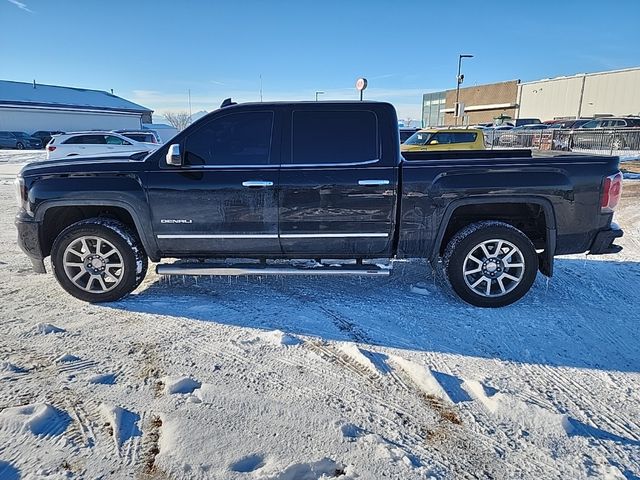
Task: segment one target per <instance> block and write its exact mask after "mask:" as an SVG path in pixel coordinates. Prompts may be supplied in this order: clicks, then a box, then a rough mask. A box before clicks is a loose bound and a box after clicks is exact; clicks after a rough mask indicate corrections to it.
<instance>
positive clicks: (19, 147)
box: [16, 142, 24, 150]
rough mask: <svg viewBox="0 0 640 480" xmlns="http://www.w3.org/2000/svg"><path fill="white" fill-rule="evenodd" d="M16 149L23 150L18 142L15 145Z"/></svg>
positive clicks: (22, 146)
mask: <svg viewBox="0 0 640 480" xmlns="http://www.w3.org/2000/svg"><path fill="white" fill-rule="evenodd" d="M16 148H17V149H18V150H24V145H23V144H22V143H20V142H18V143H16Z"/></svg>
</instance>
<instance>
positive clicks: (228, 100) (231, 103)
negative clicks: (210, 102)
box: [220, 98, 237, 108]
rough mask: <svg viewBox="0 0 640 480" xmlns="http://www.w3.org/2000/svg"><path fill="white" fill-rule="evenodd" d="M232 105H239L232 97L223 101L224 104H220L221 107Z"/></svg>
mask: <svg viewBox="0 0 640 480" xmlns="http://www.w3.org/2000/svg"><path fill="white" fill-rule="evenodd" d="M231 105H237V103H236V102H232V101H231V98H225V99H224V100H223V101H222V104H220V108H224V107H230V106H231Z"/></svg>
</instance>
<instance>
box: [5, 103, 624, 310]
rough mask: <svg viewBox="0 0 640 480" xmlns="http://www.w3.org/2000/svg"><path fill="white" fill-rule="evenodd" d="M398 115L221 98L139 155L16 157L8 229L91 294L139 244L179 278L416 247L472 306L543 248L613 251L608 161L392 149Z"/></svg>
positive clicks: (111, 296)
mask: <svg viewBox="0 0 640 480" xmlns="http://www.w3.org/2000/svg"><path fill="white" fill-rule="evenodd" d="M397 125H398V124H397V118H396V112H395V110H394V108H393V106H391V105H390V104H387V103H378V102H309V103H306V102H297V103H291V102H289V103H246V104H240V105H236V104H233V103H231V104H229V102H226V104H223V107H222V108H220V109H219V110H217V111H215V112H212V113H210V114H209V115H207V116H206V117H203V118H202V119H200V120H198V121H197V122H195V123H194V124H192V125H191V126H189V127H188V128H187V129H185V130H184V131H183V132H181V133H180V134H179V135H177V136H176V137H175V138H174V139H173V140H172V141H171V142H169V144H167V145H164V146H163V147H161V148H160V149H158V150H157V151H155V152H153V153H151V154H150V155H148V156H146V157H143V158H139V157H136V156H135V155H134V156H133V157H132V158H125V159H123V158H100V159H97V158H92V159H82V158H78V157H75V158H73V159H69V160H57V161H47V162H39V163H32V164H30V165H27V166H25V167H24V168H23V169H22V172H21V173H20V174H19V176H18V177H17V179H16V185H17V189H18V199H19V202H20V211H19V213H18V215H17V218H16V225H17V227H18V233H19V243H20V245H21V247H22V249H23V250H24V252H25V253H26V254H27V255H28V256H29V257H30V258H31V260H32V262H33V266H34V269H35V270H36V271H37V272H40V273H43V272H44V263H43V259H44V258H46V257H47V256H49V255H50V256H51V264H52V267H53V271H54V273H55V276H56V278H57V279H58V281H59V282H60V284H61V285H62V287H63V288H64V289H65V290H67V291H68V292H69V293H70V294H71V295H73V296H75V297H77V298H80V299H82V300H86V301H89V302H101V301H112V300H116V299H119V298H121V297H123V296H124V295H126V294H128V293H129V292H131V291H132V290H134V289H135V288H136V287H137V286H138V285H139V284H140V282H141V281H142V279H143V278H144V276H145V274H146V270H147V258H150V259H151V260H152V261H153V262H160V261H161V260H162V259H163V258H179V259H192V260H186V261H180V262H177V263H168V264H160V265H158V266H157V272H158V273H159V274H182V275H185V274H186V275H246V274H258V275H267V274H273V273H275V274H305V275H312V274H317V275H386V274H388V273H389V269H385V268H379V267H378V266H376V264H375V263H373V262H370V261H368V260H370V259H380V258H389V259H398V258H427V259H429V260H430V261H431V262H432V263H433V264H434V265H442V267H443V268H444V272H445V273H446V276H447V277H448V279H449V281H450V283H451V286H452V287H453V289H454V290H455V292H456V293H457V294H458V295H459V296H460V297H461V298H462V299H464V300H465V301H467V302H469V303H471V304H473V305H477V306H481V307H498V306H503V305H508V304H510V303H512V302H515V301H516V300H518V299H520V298H521V297H522V296H523V295H524V294H525V293H526V292H527V291H528V290H529V288H530V287H531V285H532V283H533V281H534V279H535V277H536V274H537V272H538V270H540V271H541V272H542V273H543V274H544V275H548V276H550V275H551V274H552V270H553V259H554V256H555V255H562V254H568V253H578V252H590V253H591V254H605V253H615V252H618V251H619V250H620V248H621V247H619V246H617V245H614V244H613V241H614V239H615V238H617V237H620V236H621V235H622V231H621V230H620V229H618V227H617V226H616V225H615V224H613V223H612V217H613V209H614V207H615V206H616V204H617V202H618V199H619V197H620V190H621V185H622V176H621V174H620V172H619V171H618V159H617V158H614V157H598V156H584V155H583V156H580V155H558V156H551V155H548V156H533V157H532V155H531V152H530V151H528V150H520V151H518V150H511V151H508V150H506V151H450V152H437V153H428V152H424V153H422V152H418V153H415V152H413V153H407V154H405V155H404V157H403V156H401V154H400V148H399V145H400V142H399V138H398V126H397ZM222 258H224V259H247V260H245V261H244V262H245V263H241V264H236V265H234V264H229V263H222V262H219V261H214V260H213V259H222ZM286 259H313V260H316V261H317V262H319V263H315V264H314V265H315V267H316V268H300V267H295V263H292V262H286V261H284V260H286ZM322 259H333V260H332V261H331V263H330V264H327V263H324V264H323V263H322ZM336 259H338V260H340V259H342V260H349V262H342V264H341V265H337V266H336V265H335V263H336ZM258 260H259V261H258ZM237 261H239V260H237ZM298 263H299V262H298ZM307 263H310V262H307ZM425 274H426V272H425Z"/></svg>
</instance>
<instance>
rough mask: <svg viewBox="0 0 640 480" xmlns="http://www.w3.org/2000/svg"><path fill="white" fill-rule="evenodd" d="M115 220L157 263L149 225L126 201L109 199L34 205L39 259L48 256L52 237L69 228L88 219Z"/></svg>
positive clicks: (154, 244)
mask: <svg viewBox="0 0 640 480" xmlns="http://www.w3.org/2000/svg"><path fill="white" fill-rule="evenodd" d="M99 216H105V217H111V218H116V219H117V220H119V221H121V222H122V223H124V224H125V225H128V226H129V227H130V228H131V229H133V230H134V232H135V233H136V234H137V235H138V238H139V239H140V242H141V243H142V246H143V247H144V249H145V252H146V254H147V255H148V256H149V257H150V258H151V259H152V260H153V261H158V260H159V255H158V247H157V245H156V243H155V241H154V240H153V236H152V235H151V236H149V235H147V233H146V232H148V231H149V228H150V226H149V225H146V224H145V222H144V220H143V219H142V218H141V216H140V215H139V214H138V212H137V211H136V209H135V208H134V207H133V206H132V205H131V204H130V203H128V202H125V201H120V200H111V201H109V202H107V203H105V202H104V201H103V200H102V201H101V200H91V199H83V200H53V201H47V202H45V203H43V204H41V205H39V206H38V209H37V210H36V212H35V219H36V221H38V222H40V223H41V225H42V228H41V233H40V242H41V246H42V252H43V256H45V257H46V256H48V255H49V254H50V253H51V247H52V245H53V242H54V241H55V239H56V237H57V236H58V235H59V234H60V232H62V231H63V230H64V229H65V228H66V227H68V226H69V225H71V224H73V223H75V222H78V221H80V220H85V219H88V218H92V217H99Z"/></svg>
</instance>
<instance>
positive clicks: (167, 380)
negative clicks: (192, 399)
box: [161, 377, 201, 395]
mask: <svg viewBox="0 0 640 480" xmlns="http://www.w3.org/2000/svg"><path fill="white" fill-rule="evenodd" d="M161 381H162V383H164V393H166V394H168V395H173V394H176V393H193V391H194V390H195V389H197V388H200V386H201V383H200V382H198V381H197V380H194V379H192V378H189V377H164V378H162V379H161Z"/></svg>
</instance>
